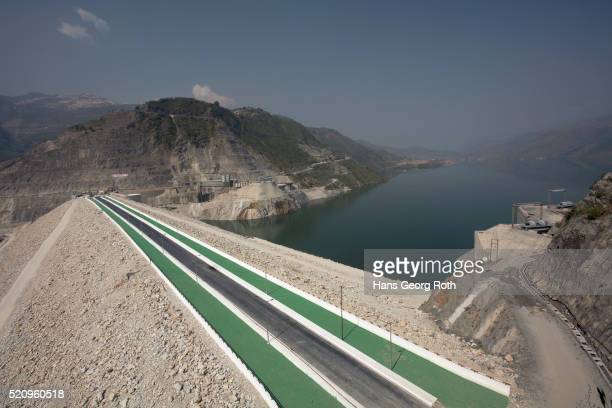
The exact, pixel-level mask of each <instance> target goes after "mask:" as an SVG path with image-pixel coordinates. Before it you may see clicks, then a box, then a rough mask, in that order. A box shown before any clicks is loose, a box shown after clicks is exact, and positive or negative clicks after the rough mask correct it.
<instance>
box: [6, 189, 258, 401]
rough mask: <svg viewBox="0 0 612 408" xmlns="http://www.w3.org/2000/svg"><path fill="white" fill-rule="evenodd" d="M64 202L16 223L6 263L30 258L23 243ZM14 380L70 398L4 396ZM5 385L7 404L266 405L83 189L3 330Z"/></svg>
mask: <svg viewBox="0 0 612 408" xmlns="http://www.w3.org/2000/svg"><path fill="white" fill-rule="evenodd" d="M63 210H65V208H63ZM63 210H62V208H59V209H57V210H54V211H53V212H51V213H49V214H47V215H45V216H43V217H41V218H40V219H39V220H37V221H36V222H35V223H34V224H32V226H34V225H35V224H36V225H38V227H39V228H40V229H37V228H23V229H21V230H19V231H18V232H17V235H16V236H15V239H14V240H13V242H11V243H10V246H9V247H7V248H5V249H4V250H3V253H2V256H3V258H2V260H3V261H2V265H3V268H4V269H3V272H5V271H6V270H12V269H13V268H18V267H19V265H21V264H23V263H25V262H26V261H27V259H25V260H24V259H23V258H27V256H25V255H24V256H22V255H21V253H23V252H27V251H30V248H29V247H30V246H33V245H31V244H30V243H31V242H32V240H34V239H38V238H37V236H38V235H43V237H42V238H41V240H42V239H44V234H43V231H49V230H50V228H49V227H48V225H52V224H53V223H54V222H57V220H59V218H60V217H61V213H63ZM47 218H48V219H47ZM14 264H15V266H14ZM3 281H4V276H3ZM16 388H19V389H63V390H64V391H65V393H66V396H67V398H66V399H64V400H63V401H60V400H56V401H55V402H54V403H51V404H49V401H48V400H19V401H18V400H12V401H7V400H3V399H4V398H6V391H7V390H8V389H16ZM0 389H1V390H2V393H3V395H2V396H1V397H0V405H2V406H8V407H11V406H53V405H59V406H88V407H89V406H118V407H126V406H127V407H154V406H155V407H157V406H181V407H183V406H194V407H195V406H206V407H260V406H264V403H263V401H262V400H261V399H260V398H259V396H258V394H257V393H256V391H255V390H254V388H253V387H252V386H251V385H250V384H249V383H248V382H247V381H246V379H245V378H244V377H243V376H242V374H240V373H239V372H238V370H237V369H235V367H234V365H233V364H232V363H231V362H230V361H229V359H228V358H227V357H226V356H225V354H223V352H222V351H221V350H220V349H219V348H218V346H217V345H216V344H215V343H214V342H213V340H212V339H211V338H210V337H209V336H208V335H207V334H206V333H205V332H204V330H203V329H202V328H201V326H200V325H199V324H198V323H197V322H196V321H195V319H193V318H192V317H191V315H190V314H189V312H187V311H183V307H182V305H181V304H180V303H179V302H178V300H177V299H176V297H175V296H174V295H173V294H172V293H170V292H168V291H167V290H166V288H165V287H164V285H163V283H162V281H161V279H160V278H159V277H158V275H157V273H156V272H155V271H154V270H153V269H151V267H150V266H149V265H148V264H147V263H146V261H145V260H144V259H143V258H142V257H141V256H140V255H139V254H138V253H137V251H136V250H135V249H134V248H133V247H132V245H131V244H130V243H129V242H128V241H127V239H126V238H125V236H124V235H122V234H121V233H120V232H119V230H118V229H117V228H116V227H115V226H114V225H113V224H111V222H110V221H109V220H108V219H107V218H106V217H104V216H103V215H102V213H101V212H100V211H99V210H98V209H96V208H94V207H93V206H92V204H90V203H88V202H86V201H85V200H83V199H81V200H79V202H78V203H77V206H76V208H75V211H74V214H73V215H72V220H71V222H70V223H69V225H68V226H67V228H66V230H65V231H64V233H63V234H62V235H61V237H60V238H59V240H58V242H57V244H56V245H55V246H54V247H53V248H52V249H51V251H50V252H49V254H48V256H47V258H46V259H45V261H44V262H43V263H42V265H41V267H40V269H39V270H38V273H37V276H36V277H35V278H34V280H33V283H32V285H31V286H30V287H29V288H28V289H27V290H26V291H25V293H24V295H23V298H22V299H21V301H20V303H19V304H18V305H17V308H16V310H15V313H14V315H13V316H12V319H11V320H10V321H9V322H8V324H7V326H6V327H5V328H4V329H3V330H2V331H0Z"/></svg>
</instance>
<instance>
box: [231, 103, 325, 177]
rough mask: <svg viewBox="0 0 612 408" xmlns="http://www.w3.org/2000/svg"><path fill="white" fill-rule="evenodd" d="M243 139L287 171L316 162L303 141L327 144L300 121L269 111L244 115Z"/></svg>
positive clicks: (242, 122) (242, 121) (242, 118)
mask: <svg viewBox="0 0 612 408" xmlns="http://www.w3.org/2000/svg"><path fill="white" fill-rule="evenodd" d="M240 124H241V128H240V139H241V140H242V141H243V142H244V143H245V144H246V145H247V146H249V147H250V148H251V149H253V150H254V151H255V152H256V153H258V154H260V155H262V156H264V157H266V158H267V159H268V160H270V161H271V162H272V164H273V165H274V166H276V167H277V168H278V169H280V170H281V171H283V172H287V173H291V172H292V171H295V170H299V169H302V168H304V167H306V166H308V165H309V164H312V163H314V162H315V159H314V158H313V157H312V156H311V155H309V154H308V153H306V152H305V151H304V150H303V149H302V148H301V147H300V145H301V144H304V145H308V146H316V147H323V146H322V145H321V144H320V143H319V142H318V141H317V140H316V139H315V138H314V137H313V136H312V134H310V132H309V131H308V130H307V129H306V128H305V127H304V126H302V125H300V124H299V123H297V122H295V121H293V120H291V119H288V118H285V117H282V116H276V115H270V114H269V113H261V114H257V115H244V116H241V117H240Z"/></svg>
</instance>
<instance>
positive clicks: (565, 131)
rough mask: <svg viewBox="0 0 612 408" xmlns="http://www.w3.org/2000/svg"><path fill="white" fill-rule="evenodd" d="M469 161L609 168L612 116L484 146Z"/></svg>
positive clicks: (611, 158) (611, 157)
mask: <svg viewBox="0 0 612 408" xmlns="http://www.w3.org/2000/svg"><path fill="white" fill-rule="evenodd" d="M467 158H468V160H471V161H482V162H493V161H499V162H508V161H534V160H537V161H543V160H567V161H571V162H574V163H578V164H587V165H597V166H603V167H605V166H608V167H609V166H610V165H612V115H608V116H603V117H599V118H594V119H586V120H582V121H579V122H576V123H573V124H570V125H565V126H560V127H556V128H553V129H550V130H545V131H539V132H532V133H527V134H523V135H517V136H514V137H510V138H507V139H504V140H501V141H496V142H490V143H484V144H482V145H480V146H477V147H476V148H474V149H473V150H472V151H471V152H470V153H469V154H468V155H467Z"/></svg>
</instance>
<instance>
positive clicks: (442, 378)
mask: <svg viewBox="0 0 612 408" xmlns="http://www.w3.org/2000/svg"><path fill="white" fill-rule="evenodd" d="M113 202H114V203H116V204H118V205H120V206H121V207H122V208H124V209H126V210H127V211H130V212H132V213H133V214H136V215H138V216H140V217H141V218H143V219H145V220H147V221H148V222H150V223H151V224H153V225H155V226H156V227H157V228H159V229H161V230H163V231H165V232H166V233H168V234H169V235H171V236H173V237H174V238H176V239H177V240H179V241H181V242H182V243H184V244H186V245H187V246H189V247H191V248H192V249H194V250H195V251H197V252H199V253H200V254H202V255H204V256H205V257H207V258H209V259H210V260H211V261H213V262H215V263H216V264H218V265H220V266H222V267H223V268H225V269H227V270H228V271H230V272H231V273H233V274H235V275H236V276H238V277H239V278H241V279H243V280H244V281H246V282H248V283H250V284H251V285H253V286H255V287H256V288H258V289H260V290H262V291H264V292H265V291H268V294H269V295H270V296H272V297H274V298H275V299H276V300H278V301H279V302H281V303H283V304H284V305H285V306H287V307H289V308H291V309H293V310H294V311H296V312H297V313H299V314H301V315H302V316H304V317H306V318H307V319H309V320H310V321H312V322H314V323H316V324H317V325H319V326H320V327H321V328H323V329H325V330H327V331H328V332H330V333H332V334H333V335H335V336H337V337H338V338H340V337H341V321H340V316H338V315H337V314H335V313H333V312H330V311H329V310H327V309H325V308H323V307H321V306H319V305H317V304H315V303H313V302H311V301H309V300H307V299H305V298H303V297H302V296H300V295H298V294H296V293H294V292H292V291H290V290H288V289H285V288H283V287H282V286H279V285H276V284H275V283H273V282H270V281H268V280H266V279H265V277H262V276H260V275H258V274H256V273H255V272H253V271H250V270H249V269H247V268H245V267H243V266H241V265H239V264H237V263H236V262H234V261H232V260H230V259H227V258H226V257H224V256H221V255H219V254H218V253H216V252H214V251H211V250H210V249H208V248H206V247H205V246H203V245H201V244H200V243H198V242H197V240H195V239H189V238H187V237H185V236H184V235H182V234H179V233H177V232H176V231H174V230H172V229H171V228H168V227H166V226H164V225H163V224H160V223H159V222H157V221H156V220H155V219H153V218H151V217H149V216H147V215H145V214H143V213H142V212H140V211H136V210H133V209H132V208H130V207H128V206H126V205H124V204H123V203H121V202H120V201H118V200H114V199H113ZM344 340H345V341H346V342H347V343H348V344H350V345H351V346H353V347H355V348H357V349H358V350H360V351H361V352H363V353H364V354H366V355H368V356H370V357H371V358H373V359H374V360H376V361H378V362H379V363H381V364H383V365H385V366H386V367H390V368H392V369H393V371H394V372H396V373H398V374H399V375H401V376H402V377H404V378H406V379H407V380H408V381H410V382H411V383H413V384H415V385H417V386H418V387H420V388H422V389H423V390H425V391H427V392H428V393H430V394H432V395H433V396H435V397H436V398H438V400H440V402H441V403H442V404H443V405H444V407H447V408H504V407H506V406H507V405H508V398H507V397H506V396H504V395H502V394H499V393H497V392H495V391H492V390H490V389H488V388H486V387H483V386H481V385H479V384H476V383H474V382H472V381H469V380H467V379H465V378H463V377H461V376H459V375H457V374H455V373H452V372H450V371H448V370H446V369H444V368H442V367H440V366H439V365H437V364H434V363H432V362H431V361H429V360H427V359H425V358H423V357H421V356H418V355H416V354H414V353H412V352H410V351H408V350H406V349H404V348H402V347H399V346H397V345H393V346H392V348H390V347H389V342H388V341H386V340H385V339H382V338H381V337H379V336H377V335H376V334H374V333H372V332H370V331H369V330H366V329H364V328H362V327H359V326H357V325H355V324H353V323H351V322H348V321H346V320H345V321H344Z"/></svg>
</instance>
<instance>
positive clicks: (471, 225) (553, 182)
mask: <svg viewBox="0 0 612 408" xmlns="http://www.w3.org/2000/svg"><path fill="white" fill-rule="evenodd" d="M602 173H603V169H594V168H585V167H580V166H576V165H572V164H568V163H551V162H541V163H538V162H536V163H530V164H521V167H516V168H513V169H494V168H491V167H483V166H478V165H466V164H459V165H456V166H451V167H444V168H437V169H428V170H420V171H411V172H406V173H402V174H400V175H398V176H396V177H394V178H392V179H391V180H389V181H388V182H386V183H384V184H381V185H378V186H376V187H374V188H370V189H368V190H365V191H360V192H356V193H353V194H349V195H346V196H343V197H339V198H337V199H333V200H329V201H327V202H325V203H322V204H318V205H313V206H311V207H309V208H303V209H301V210H299V211H298V212H297V213H294V214H291V215H287V216H279V217H273V218H271V219H264V220H255V221H221V222H220V221H217V222H212V223H213V224H214V225H217V226H220V227H223V228H225V229H228V230H230V231H234V232H237V233H240V234H243V235H247V236H255V237H259V238H262V239H265V240H268V241H272V242H275V243H277V244H280V245H284V246H288V247H291V248H294V249H298V250H301V251H304V252H308V253H311V254H314V255H318V256H321V257H324V258H329V259H333V260H335V261H337V262H341V263H344V264H347V265H350V266H354V267H356V268H363V250H364V249H366V248H407V249H418V248H444V249H451V248H452V249H455V248H457V249H458V248H472V247H473V244H474V231H475V230H479V229H486V228H489V227H491V226H493V225H495V224H499V223H510V222H511V216H512V203H514V202H527V201H544V202H545V201H546V200H547V190H549V189H554V188H559V187H564V188H566V189H567V199H568V200H572V201H578V200H580V199H581V198H582V197H584V195H585V194H586V193H587V191H588V190H589V187H590V185H591V184H592V183H593V182H594V181H595V180H596V179H597V178H598V177H599V176H600V175H601V174H602ZM562 198H563V197H562V196H561V195H557V196H556V197H555V198H554V199H553V201H555V202H558V201H560V200H562ZM206 222H209V221H206Z"/></svg>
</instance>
